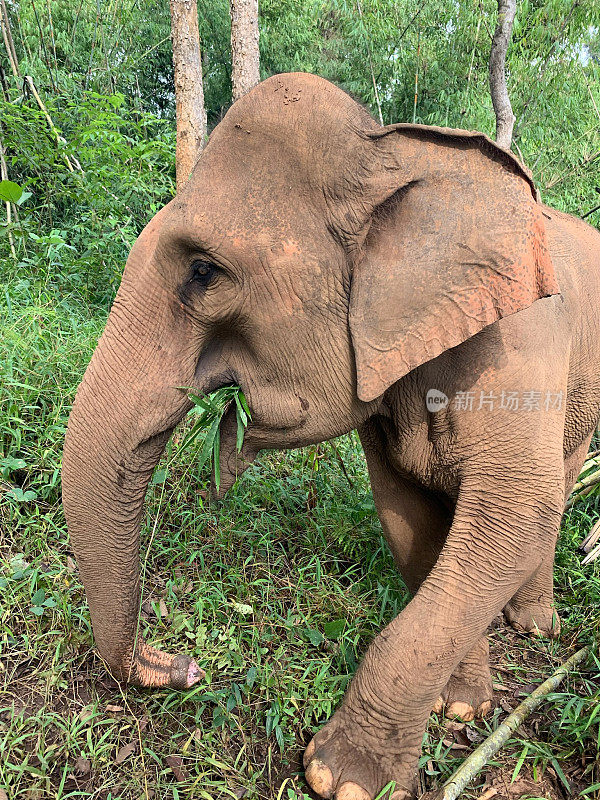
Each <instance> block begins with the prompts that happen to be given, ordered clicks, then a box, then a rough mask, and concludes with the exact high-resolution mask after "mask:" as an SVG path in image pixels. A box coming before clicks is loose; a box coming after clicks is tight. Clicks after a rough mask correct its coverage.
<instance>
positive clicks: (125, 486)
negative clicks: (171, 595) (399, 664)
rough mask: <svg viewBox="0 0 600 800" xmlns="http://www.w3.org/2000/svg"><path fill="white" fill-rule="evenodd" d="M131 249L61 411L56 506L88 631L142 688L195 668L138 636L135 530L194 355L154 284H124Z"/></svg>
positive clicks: (184, 676)
mask: <svg viewBox="0 0 600 800" xmlns="http://www.w3.org/2000/svg"><path fill="white" fill-rule="evenodd" d="M143 236H144V234H142V237H143ZM136 248H137V257H136V254H135V253H134V251H136ZM134 251H132V256H130V260H129V261H128V264H127V267H126V272H125V276H124V280H123V283H122V285H121V288H120V290H119V293H118V295H117V299H116V300H115V304H114V306H113V309H112V311H111V313H110V316H109V320H108V323H107V326H106V330H105V332H104V334H103V336H102V338H101V340H100V343H99V345H98V347H97V349H96V352H95V353H94V356H93V358H92V361H91V362H90V365H89V367H88V369H87V371H86V373H85V376H84V379H83V381H82V383H81V385H80V387H79V389H78V392H77V396H76V399H75V403H74V405H73V409H72V412H71V416H70V418H69V424H68V429H67V435H66V440H65V448H64V457H63V471H62V483H63V504H64V509H65V516H66V519H67V524H68V528H69V533H70V537H71V541H72V545H73V550H74V552H75V556H76V558H77V562H78V565H79V570H80V573H81V577H82V579H83V584H84V587H85V591H86V595H87V599H88V603H89V607H90V614H91V620H92V627H93V631H94V636H95V639H96V643H97V646H98V650H99V652H100V654H101V656H102V657H103V658H104V659H105V661H106V662H107V664H108V667H109V668H110V670H111V672H112V673H113V674H114V676H115V677H116V678H118V679H120V680H127V681H131V682H133V683H137V684H139V685H143V686H160V685H172V686H175V687H180V688H183V687H186V686H189V685H191V684H192V683H194V682H195V681H196V680H197V679H198V678H199V676H200V675H201V670H199V668H198V667H197V665H196V664H195V662H193V661H192V660H190V659H189V658H187V657H185V656H177V657H172V656H169V655H167V654H166V653H162V652H159V651H157V650H154V649H153V648H151V647H149V646H148V645H146V644H145V643H144V642H143V641H142V639H141V636H140V635H138V620H139V608H140V566H139V534H140V522H141V517H142V513H143V503H144V496H145V492H146V489H147V486H148V482H149V480H150V477H151V475H152V471H153V468H154V466H155V465H156V463H157V461H158V459H159V458H160V456H161V453H162V452H163V449H164V447H165V445H166V443H167V441H168V439H169V436H170V434H171V432H172V430H173V428H174V427H175V425H176V424H177V423H178V422H179V421H180V420H181V419H182V417H183V416H184V414H185V413H186V412H187V410H188V409H189V406H190V403H189V401H188V399H187V396H186V393H185V392H182V391H181V390H180V389H177V387H178V386H179V387H181V386H186V385H187V386H189V385H190V383H191V381H192V380H193V376H194V367H195V363H196V359H195V358H194V357H193V353H191V352H188V353H187V354H185V353H184V354H183V355H182V354H181V352H180V351H181V339H179V344H178V345H177V336H175V337H174V336H173V332H172V330H171V332H170V334H168V335H167V333H166V332H167V331H169V325H168V322H169V320H168V319H167V318H166V317H167V316H168V315H169V314H170V312H169V310H168V305H169V304H168V303H166V302H165V297H164V295H163V296H161V295H162V291H161V290H160V288H155V289H152V290H151V289H146V290H145V291H144V292H143V293H140V292H139V285H140V284H139V281H138V280H136V285H137V286H138V291H136V292H134V291H132V290H130V289H129V286H130V285H131V282H130V280H128V277H127V276H128V272H129V275H131V273H132V272H134V271H135V272H136V273H139V272H140V271H141V270H142V269H143V265H142V262H141V260H140V258H139V256H140V254H142V255H143V248H141V247H139V246H138V245H136V246H134ZM140 251H141V252H140ZM132 259H133V262H132V263H130V262H131V261H132ZM134 268H135V269H134ZM137 277H138V278H139V274H138V275H137ZM146 286H148V284H146ZM142 295H143V296H142ZM153 308H156V309H157V312H156V313H155V314H152V312H151V309H153ZM165 308H166V310H165ZM158 309H163V311H159V310H158ZM183 333H184V331H181V330H179V331H176V334H179V336H181V335H182V334H183ZM176 346H178V349H177V350H176ZM177 354H178V355H179V357H177ZM186 380H187V382H186Z"/></svg>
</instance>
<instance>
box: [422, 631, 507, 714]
mask: <svg viewBox="0 0 600 800" xmlns="http://www.w3.org/2000/svg"><path fill="white" fill-rule="evenodd" d="M489 649H490V648H489V642H488V638H487V636H482V637H481V639H480V640H479V641H478V642H477V644H476V645H475V647H473V649H472V650H471V651H470V652H469V653H467V655H466V656H465V657H464V658H463V660H462V661H461V662H460V664H459V665H458V667H457V668H456V669H455V670H454V672H453V673H452V675H451V676H450V680H449V681H448V683H447V684H446V686H445V688H444V690H443V691H442V693H441V695H440V696H439V697H438V699H437V701H436V703H435V705H434V707H433V710H434V712H435V713H436V714H440V713H444V714H445V716H447V717H452V718H458V719H461V720H462V721H463V722H470V721H471V720H472V719H475V718H476V717H479V718H480V717H484V716H485V715H486V714H487V713H488V712H489V711H491V709H492V706H493V696H494V690H493V687H492V675H491V672H490V664H489Z"/></svg>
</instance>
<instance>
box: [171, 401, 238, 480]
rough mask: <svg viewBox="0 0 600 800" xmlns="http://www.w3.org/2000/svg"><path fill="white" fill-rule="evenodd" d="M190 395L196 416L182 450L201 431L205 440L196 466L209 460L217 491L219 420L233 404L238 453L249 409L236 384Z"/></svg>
mask: <svg viewBox="0 0 600 800" xmlns="http://www.w3.org/2000/svg"><path fill="white" fill-rule="evenodd" d="M189 398H190V400H191V401H192V403H193V404H194V407H193V408H192V410H191V412H190V414H191V415H192V416H194V417H196V419H195V420H194V423H193V425H192V428H191V430H190V431H189V433H188V434H187V435H186V437H185V439H184V440H183V442H182V443H181V449H182V450H185V449H186V448H188V447H189V446H190V445H191V444H193V443H194V442H195V441H196V440H197V439H198V437H199V436H200V435H201V434H204V441H203V443H202V449H201V451H200V456H199V459H198V469H202V467H203V466H204V465H205V464H206V463H207V462H209V463H210V465H211V471H212V472H213V474H214V476H215V486H216V487H217V492H218V491H219V489H220V488H221V466H220V452H221V449H220V448H221V438H220V425H221V421H222V420H223V417H224V416H225V414H226V413H227V411H228V410H229V409H230V408H231V407H232V406H233V407H234V409H235V418H236V423H237V434H236V447H237V451H238V453H239V452H240V450H241V449H242V444H243V442H244V432H245V430H246V428H247V426H248V422H249V420H251V419H252V417H251V414H250V409H249V408H248V403H247V402H246V398H245V397H244V393H243V392H242V390H241V389H240V387H239V386H224V387H223V388H222V389H217V391H215V392H213V393H212V394H211V395H209V396H204V397H199V396H198V395H197V394H194V393H193V392H190V394H189Z"/></svg>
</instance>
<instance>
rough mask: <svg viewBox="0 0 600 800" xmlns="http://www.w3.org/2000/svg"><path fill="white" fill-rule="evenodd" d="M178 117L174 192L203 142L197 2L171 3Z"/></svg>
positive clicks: (200, 150)
mask: <svg viewBox="0 0 600 800" xmlns="http://www.w3.org/2000/svg"><path fill="white" fill-rule="evenodd" d="M170 3H171V40H172V42H173V68H174V72H175V105H176V114H177V149H176V155H175V158H176V178H177V191H178V192H180V191H181V189H183V187H184V185H185V183H186V182H187V180H188V178H189V177H190V175H191V173H192V170H193V169H194V166H195V165H196V161H197V160H198V157H199V156H200V153H201V152H202V148H203V147H204V141H205V139H206V111H205V110H204V90H203V87H202V61H201V56H200V34H199V32H198V9H197V6H196V0H170Z"/></svg>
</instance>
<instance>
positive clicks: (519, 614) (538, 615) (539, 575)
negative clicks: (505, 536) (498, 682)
mask: <svg viewBox="0 0 600 800" xmlns="http://www.w3.org/2000/svg"><path fill="white" fill-rule="evenodd" d="M592 435H593V431H591V432H590V433H589V434H588V435H587V436H586V437H585V439H584V440H583V441H582V442H581V444H580V445H579V446H578V447H576V448H575V450H573V452H572V453H570V454H569V455H568V456H567V457H566V458H565V499H566V498H567V497H568V496H569V494H570V492H571V489H572V488H573V484H574V483H575V481H576V480H577V477H578V476H579V473H580V472H581V467H582V465H583V462H584V461H585V457H586V455H587V453H588V450H589V447H590V442H591V440H592ZM553 567H554V547H552V548H551V552H548V554H547V558H546V559H545V560H544V563H543V564H542V566H541V567H540V568H539V569H538V571H537V572H536V573H535V574H534V575H532V576H531V578H530V579H529V580H528V581H527V583H525V584H524V585H523V586H522V587H521V588H520V589H519V591H518V592H517V593H516V594H515V596H514V597H513V598H511V600H510V601H509V602H508V603H507V604H506V606H505V607H504V617H505V619H506V621H507V622H508V624H509V625H511V626H512V627H513V628H514V629H515V630H517V631H519V632H521V633H531V634H533V635H536V636H548V637H550V638H552V639H553V638H556V637H557V636H559V634H560V619H559V616H558V612H557V611H556V609H555V608H554V588H553V577H554V576H553Z"/></svg>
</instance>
